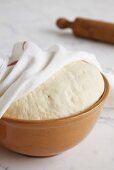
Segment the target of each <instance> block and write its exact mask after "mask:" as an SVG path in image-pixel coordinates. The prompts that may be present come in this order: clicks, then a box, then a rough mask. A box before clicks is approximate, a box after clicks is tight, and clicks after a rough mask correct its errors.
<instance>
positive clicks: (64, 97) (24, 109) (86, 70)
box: [3, 61, 104, 120]
mask: <svg viewBox="0 0 114 170" xmlns="http://www.w3.org/2000/svg"><path fill="white" fill-rule="evenodd" d="M103 91H104V80H103V77H102V75H101V73H100V72H99V70H98V69H97V68H96V66H94V65H92V64H89V63H87V62H84V61H76V62H72V63H70V64H68V65H66V66H64V67H63V68H62V69H61V70H59V71H58V72H57V73H55V74H54V75H53V76H52V77H50V79H48V80H47V81H45V82H44V83H43V84H41V85H40V86H39V87H37V88H36V89H34V90H33V91H32V92H30V93H29V94H27V95H26V96H24V97H23V98H21V99H19V100H17V101H15V102H14V103H13V104H12V105H11V106H10V107H9V108H8V110H7V111H6V113H5V114H4V116H3V117H10V118H17V119H25V120H46V119H56V118H61V117H66V116H69V115H73V114H78V113H80V112H81V111H84V110H85V109H87V108H88V107H90V106H91V105H93V104H94V103H95V102H97V101H98V100H99V98H100V97H101V95H102V94H103Z"/></svg>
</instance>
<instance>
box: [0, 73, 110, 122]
mask: <svg viewBox="0 0 114 170" xmlns="http://www.w3.org/2000/svg"><path fill="white" fill-rule="evenodd" d="M101 74H102V73H101ZM102 77H103V80H104V92H103V94H102V96H101V97H100V99H99V100H98V101H97V102H96V103H94V104H93V105H92V106H90V107H89V108H87V109H86V110H84V111H82V112H79V113H78V114H72V115H70V116H66V117H61V118H55V119H47V120H27V119H18V118H17V119H16V118H10V117H7V116H6V117H2V118H1V120H3V121H8V122H13V123H25V124H30V123H32V124H45V123H46V124H47V123H54V122H56V123H57V122H61V121H62V122H63V121H69V120H71V119H80V118H82V117H83V116H87V115H88V114H89V113H91V111H92V110H94V109H97V108H98V107H99V105H100V104H102V103H103V102H104V101H105V100H106V98H107V97H108V94H109V89H110V87H109V82H108V80H107V78H106V77H105V76H104V75H103V74H102Z"/></svg>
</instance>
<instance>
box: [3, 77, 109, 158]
mask: <svg viewBox="0 0 114 170" xmlns="http://www.w3.org/2000/svg"><path fill="white" fill-rule="evenodd" d="M103 78H104V82H105V90H104V93H103V95H102V97H101V98H100V99H99V101H98V102H97V103H95V104H94V105H93V106H91V107H90V108H89V109H87V110H86V111H84V112H82V113H80V114H78V115H75V114H74V115H73V116H69V117H66V118H60V119H55V120H43V121H41V120H40V121H38V120H32V121H31V120H30V121H28V120H18V119H10V118H6V117H5V118H2V119H0V144H1V145H3V146H5V147H6V148H8V149H10V150H12V151H15V152H18V153H21V154H25V155H30V156H39V157H44V156H52V155H56V154H59V153H61V152H63V151H65V150H67V149H70V148H72V147H73V146H75V145H77V144H78V143H79V142H80V141H81V140H83V139H84V138H85V137H86V136H87V134H88V133H89V132H90V131H91V129H92V128H93V126H94V124H95V122H96V120H97V118H98V117H99V114H100V112H101V110H102V108H103V104H104V102H105V99H106V98H107V96H108V93H109V84H108V81H107V79H106V78H105V77H104V76H103Z"/></svg>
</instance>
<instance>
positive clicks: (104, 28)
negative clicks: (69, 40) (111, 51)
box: [57, 18, 114, 43]
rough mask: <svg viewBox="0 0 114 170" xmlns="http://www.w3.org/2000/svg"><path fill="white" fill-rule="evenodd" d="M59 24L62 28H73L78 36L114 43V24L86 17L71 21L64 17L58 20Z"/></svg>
mask: <svg viewBox="0 0 114 170" xmlns="http://www.w3.org/2000/svg"><path fill="white" fill-rule="evenodd" d="M57 26H58V27H59V28H61V29H65V28H71V29H72V30H73V32H74V34H75V36H77V37H82V38H87V39H92V40H97V41H102V42H106V43H114V24H112V23H107V22H102V21H95V20H90V19H84V18H77V19H76V20H75V21H74V22H70V21H68V20H66V19H64V18H60V19H58V20H57Z"/></svg>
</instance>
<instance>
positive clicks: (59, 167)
mask: <svg viewBox="0 0 114 170" xmlns="http://www.w3.org/2000/svg"><path fill="white" fill-rule="evenodd" d="M61 16H63V17H67V18H68V19H70V20H74V18H75V17H77V16H82V17H87V18H92V19H99V20H106V21H111V22H113V19H114V1H113V0H105V1H104V0H86V1H83V0H80V1H78V0H57V1H54V0H47V1H45V0H41V1H37V0H19V1H15V0H0V51H1V53H3V54H4V55H10V53H11V49H12V46H13V44H14V43H15V42H16V41H18V40H31V41H33V42H35V43H37V44H38V45H39V46H40V47H41V48H43V49H46V48H48V47H49V46H50V45H52V44H58V43H59V44H62V45H63V46H65V47H66V48H68V49H73V50H82V51H88V52H92V53H94V54H95V55H96V56H97V59H98V60H99V62H100V63H101V65H102V67H103V68H104V69H107V68H110V67H112V66H114V47H113V45H109V44H104V43H98V42H93V41H89V40H84V39H80V38H75V37H74V36H73V34H72V33H71V30H65V31H61V30H59V29H58V28H57V27H56V25H55V21H56V19H57V18H58V17H61ZM1 55H2V54H1ZM25 169H27V170H29V169H30V170H31V169H33V170H83V169H84V170H90V169H91V170H101V169H103V170H113V169H114V109H106V108H105V109H104V110H103V111H102V113H101V117H100V119H99V120H98V122H97V123H96V126H95V127H94V129H93V130H92V132H91V133H90V134H89V135H88V137H87V138H86V139H85V140H84V141H82V142H81V143H80V144H79V145H78V146H76V147H74V148H73V149H71V150H69V151H66V152H65V153H63V154H60V155H58V156H55V157H50V158H45V159H41V158H40V159H39V158H31V157H26V156H22V155H19V154H16V153H13V152H11V151H8V150H7V149H5V148H3V147H0V170H25Z"/></svg>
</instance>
